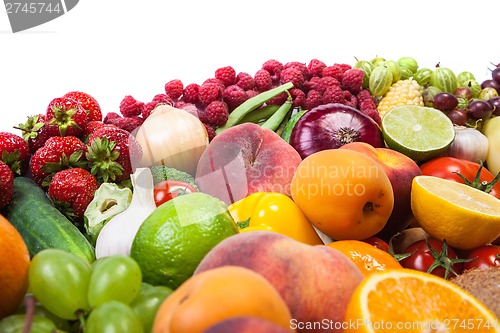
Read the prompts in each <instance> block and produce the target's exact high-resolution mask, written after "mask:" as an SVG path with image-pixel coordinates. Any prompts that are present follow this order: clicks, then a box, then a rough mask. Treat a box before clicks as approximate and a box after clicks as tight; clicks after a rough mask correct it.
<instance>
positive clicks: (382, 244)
mask: <svg viewBox="0 0 500 333" xmlns="http://www.w3.org/2000/svg"><path fill="white" fill-rule="evenodd" d="M363 242H365V243H368V244H370V245H373V246H375V247H376V248H378V249H380V250H383V251H385V252H389V244H387V242H386V241H384V240H382V239H380V238H378V237H375V236H372V237H369V238H366V239H363Z"/></svg>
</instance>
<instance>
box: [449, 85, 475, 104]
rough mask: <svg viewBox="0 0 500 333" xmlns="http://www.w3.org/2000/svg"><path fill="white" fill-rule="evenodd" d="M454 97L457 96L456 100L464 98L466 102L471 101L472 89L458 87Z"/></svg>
mask: <svg viewBox="0 0 500 333" xmlns="http://www.w3.org/2000/svg"><path fill="white" fill-rule="evenodd" d="M453 95H455V97H456V98H463V99H465V100H466V101H469V100H471V99H472V97H473V95H472V90H470V88H467V87H458V88H457V89H455V91H454V92H453Z"/></svg>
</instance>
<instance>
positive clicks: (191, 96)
mask: <svg viewBox="0 0 500 333" xmlns="http://www.w3.org/2000/svg"><path fill="white" fill-rule="evenodd" d="M199 89H200V85H199V84H197V83H190V84H188V85H187V86H186V88H184V93H183V94H182V99H183V100H184V101H186V102H188V103H194V104H196V103H198V102H199V101H200V97H199V96H198V91H199Z"/></svg>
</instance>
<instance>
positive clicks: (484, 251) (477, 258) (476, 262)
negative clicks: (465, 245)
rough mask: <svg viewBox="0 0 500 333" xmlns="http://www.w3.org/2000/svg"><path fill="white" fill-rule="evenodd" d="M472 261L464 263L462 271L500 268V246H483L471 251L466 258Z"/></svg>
mask: <svg viewBox="0 0 500 333" xmlns="http://www.w3.org/2000/svg"><path fill="white" fill-rule="evenodd" d="M467 258H468V259H472V260H471V261H469V262H466V263H464V270H467V269H472V268H488V267H492V266H500V246H497V245H484V246H481V247H478V248H477V249H474V250H472V251H471V252H470V253H469V255H468V256H467Z"/></svg>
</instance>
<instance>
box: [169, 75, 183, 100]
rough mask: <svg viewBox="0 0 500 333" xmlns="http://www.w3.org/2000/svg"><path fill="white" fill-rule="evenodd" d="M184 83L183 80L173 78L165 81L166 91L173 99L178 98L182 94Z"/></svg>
mask: <svg viewBox="0 0 500 333" xmlns="http://www.w3.org/2000/svg"><path fill="white" fill-rule="evenodd" d="M183 91H184V85H183V84H182V81H181V80H177V79H176V80H171V81H168V82H167V83H165V93H166V94H167V95H168V96H170V97H171V98H172V99H178V98H179V97H181V96H182V92H183Z"/></svg>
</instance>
